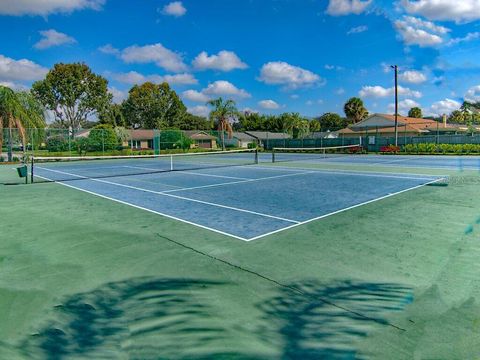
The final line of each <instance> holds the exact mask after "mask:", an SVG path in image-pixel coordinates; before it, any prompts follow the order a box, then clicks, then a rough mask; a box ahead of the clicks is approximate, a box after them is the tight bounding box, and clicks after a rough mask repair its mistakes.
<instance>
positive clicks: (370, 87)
mask: <svg viewBox="0 0 480 360" xmlns="http://www.w3.org/2000/svg"><path fill="white" fill-rule="evenodd" d="M0 27H1V31H0V43H1V44H2V46H1V47H0V83H1V84H4V85H8V86H11V87H14V88H17V89H22V88H25V87H29V86H30V84H31V83H32V82H33V81H35V80H38V79H41V78H43V77H44V75H45V73H46V71H48V69H49V68H50V67H52V65H53V64H55V63H57V62H76V61H81V62H85V63H87V64H88V65H89V66H90V67H91V68H92V69H93V71H95V72H96V73H98V74H101V75H103V76H105V77H106V78H107V79H108V80H109V87H110V90H111V92H112V93H113V95H114V98H115V100H116V101H121V100H122V99H124V98H125V97H126V96H127V94H128V90H129V89H130V87H131V86H132V85H133V84H136V83H138V84H139V83H142V82H144V81H153V82H161V81H168V82H169V83H170V84H171V86H172V87H173V88H174V89H175V90H176V91H177V92H178V94H179V95H180V96H181V97H182V99H183V100H184V102H185V104H186V105H187V107H188V108H189V110H190V111H191V112H193V113H196V114H205V113H206V112H207V108H206V107H205V101H206V100H208V99H209V98H213V97H218V96H223V97H225V98H233V99H234V100H236V101H237V105H238V108H239V109H241V110H243V109H249V110H254V111H259V112H263V113H281V112H285V111H288V112H300V113H301V114H303V115H306V116H318V115H320V114H322V113H324V112H329V111H333V112H338V113H342V114H343V110H342V109H343V104H344V103H345V101H346V100H347V99H348V98H350V97H352V96H360V97H361V98H362V99H363V100H364V101H365V104H366V106H367V108H368V110H369V111H370V112H385V113H392V112H393V108H392V103H393V72H392V70H391V69H390V67H389V65H391V64H397V65H398V66H399V69H400V80H399V84H400V111H401V113H406V112H407V111H408V109H409V108H410V107H412V106H420V107H421V108H422V109H423V111H424V114H426V115H441V114H443V113H450V112H451V111H453V110H455V109H457V108H458V107H459V106H460V105H461V103H462V101H463V100H464V99H467V100H470V101H480V62H479V60H478V59H479V58H480V56H479V55H480V50H479V45H480V0H462V1H452V0H414V1H413V0H412V1H409V0H399V1H382V0H203V1H199V0H183V1H164V0H139V1H131V0H43V1H42V2H40V1H28V0H2V1H1V2H0Z"/></svg>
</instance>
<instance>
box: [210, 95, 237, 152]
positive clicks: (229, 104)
mask: <svg viewBox="0 0 480 360" xmlns="http://www.w3.org/2000/svg"><path fill="white" fill-rule="evenodd" d="M207 104H208V105H210V106H211V107H212V111H210V119H212V120H214V121H215V122H216V123H217V124H218V131H220V134H221V137H222V148H223V150H225V131H226V132H227V133H228V137H229V138H231V137H232V133H233V128H232V124H231V122H232V121H233V120H236V119H237V118H238V117H239V114H238V110H237V107H236V105H235V101H233V100H223V99H222V98H218V99H214V100H210V101H209V102H207Z"/></svg>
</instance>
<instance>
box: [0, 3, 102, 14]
mask: <svg viewBox="0 0 480 360" xmlns="http://www.w3.org/2000/svg"><path fill="white" fill-rule="evenodd" d="M104 3H105V0H37V1H32V0H2V1H0V14H2V15H14V16H20V15H41V16H46V15H49V14H53V13H71V12H73V11H76V10H82V9H93V10H100V9H101V8H102V6H103V4H104Z"/></svg>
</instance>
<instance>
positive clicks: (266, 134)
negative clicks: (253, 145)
mask: <svg viewBox="0 0 480 360" xmlns="http://www.w3.org/2000/svg"><path fill="white" fill-rule="evenodd" d="M245 134H247V135H250V136H251V137H253V138H255V139H256V140H257V143H258V145H260V146H262V147H268V141H269V140H279V139H280V140H284V139H291V138H292V135H290V134H285V133H276V132H270V131H245Z"/></svg>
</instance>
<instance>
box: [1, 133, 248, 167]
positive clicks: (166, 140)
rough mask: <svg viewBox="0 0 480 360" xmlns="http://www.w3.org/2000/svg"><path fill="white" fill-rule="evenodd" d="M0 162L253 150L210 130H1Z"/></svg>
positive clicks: (240, 141)
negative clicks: (72, 157)
mask: <svg viewBox="0 0 480 360" xmlns="http://www.w3.org/2000/svg"><path fill="white" fill-rule="evenodd" d="M0 136H1V139H2V147H1V154H0V162H6V161H11V162H18V161H21V159H22V158H24V157H26V156H32V155H33V156H85V155H94V156H98V155H150V154H152V155H153V154H162V153H174V152H186V151H209V150H222V149H227V150H228V149H233V148H246V147H256V146H257V144H256V142H255V141H254V140H252V141H250V143H251V144H250V145H249V144H246V143H245V141H243V140H242V139H239V138H238V137H235V136H229V134H228V133H226V132H224V133H222V132H219V131H212V130H187V131H185V130H151V129H150V130H144V129H138V130H131V129H124V128H116V129H75V130H72V129H70V130H69V129H51V128H46V129H25V131H24V132H21V131H20V130H19V129H8V128H6V129H3V131H2V133H1V134H0Z"/></svg>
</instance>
